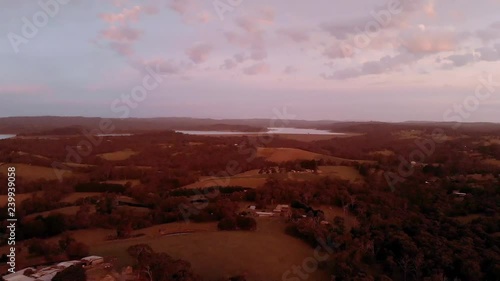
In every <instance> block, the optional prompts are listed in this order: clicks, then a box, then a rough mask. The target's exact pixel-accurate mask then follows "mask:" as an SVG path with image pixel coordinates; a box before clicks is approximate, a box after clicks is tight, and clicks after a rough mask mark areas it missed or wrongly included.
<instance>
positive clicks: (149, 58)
mask: <svg viewBox="0 0 500 281" xmlns="http://www.w3.org/2000/svg"><path fill="white" fill-rule="evenodd" d="M59 1H60V2H61V3H62V2H64V1H67V2H68V3H67V4H61V3H59V2H56V0H42V1H40V2H41V3H50V2H53V3H58V4H57V5H56V6H57V7H55V6H54V5H52V6H50V5H49V6H50V7H52V8H53V9H55V10H50V8H49V12H51V13H52V11H55V12H53V13H52V15H49V16H48V20H47V22H46V25H43V26H40V27H36V26H35V28H36V29H38V30H37V31H36V32H34V35H33V36H31V35H32V34H28V35H29V36H26V34H24V35H23V32H24V31H25V30H24V31H23V29H26V28H25V27H23V26H25V25H26V20H23V18H25V19H27V21H29V22H31V23H33V21H34V19H33V18H34V16H35V15H39V16H40V15H42V16H41V18H39V19H38V20H39V21H40V20H41V21H43V14H45V15H47V14H46V13H48V12H45V11H44V9H43V8H42V7H41V6H40V4H39V3H38V1H28V0H16V1H2V4H1V9H0V18H1V19H2V20H1V21H0V34H1V40H0V62H1V67H0V117H4V116H33V115H62V116H103V117H120V115H119V114H117V113H116V112H115V111H114V110H112V104H113V102H114V101H116V100H120V98H121V97H122V96H123V95H130V93H131V91H132V89H134V87H136V86H140V85H142V84H143V80H144V77H145V76H146V75H149V74H148V71H147V70H146V66H149V68H150V69H151V68H153V69H156V68H158V69H159V70H161V72H162V75H163V76H162V77H163V79H162V82H161V84H160V85H159V86H158V87H155V88H154V89H152V90H150V91H148V94H147V97H146V98H145V99H144V100H143V101H141V102H139V103H137V104H135V105H134V107H135V108H131V111H130V117H160V116H183V117H184V116H186V117H187V116H189V117H208V118H254V117H273V114H274V113H273V112H274V111H275V110H276V109H279V110H282V109H283V108H286V109H287V112H289V113H290V114H293V115H294V116H295V118H296V119H309V120H313V119H332V120H380V121H407V120H434V121H448V120H446V118H445V117H444V115H446V114H445V113H446V112H447V111H449V110H453V108H454V106H455V105H457V104H462V103H463V102H464V101H467V100H471V97H473V96H474V94H475V91H476V89H477V87H478V85H481V83H482V82H480V77H488V76H491V77H492V79H493V81H494V82H495V83H496V86H495V88H496V91H495V92H492V93H491V95H490V96H489V97H488V98H485V99H484V100H481V104H480V105H478V106H476V107H475V108H477V109H474V110H472V111H471V112H469V113H470V114H468V115H467V118H464V119H463V121H471V122H472V121H494V122H500V16H499V15H500V0H480V1H470V0H439V1H438V0H435V1H434V0H401V1H398V0H393V1H378V0H353V1H339V0H335V1H332V0H317V1H299V0H273V1H260V0H216V1H213V0H145V1H133V0H64V1H63V0H59ZM54 7H55V8H54ZM56 8H57V9H56ZM35 20H37V17H36V16H35ZM28 37H32V38H28ZM20 38H22V39H20ZM16 40H17V41H16ZM495 83H494V84H495ZM485 91H486V88H485Z"/></svg>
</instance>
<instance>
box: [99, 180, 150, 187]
mask: <svg viewBox="0 0 500 281" xmlns="http://www.w3.org/2000/svg"><path fill="white" fill-rule="evenodd" d="M129 182H130V184H131V185H132V186H138V185H140V184H141V181H140V180H110V181H103V183H111V184H121V185H126V184H127V183H129Z"/></svg>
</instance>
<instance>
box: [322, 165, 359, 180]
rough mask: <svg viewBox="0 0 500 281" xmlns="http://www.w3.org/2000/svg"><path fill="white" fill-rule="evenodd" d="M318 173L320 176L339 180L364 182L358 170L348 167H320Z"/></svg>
mask: <svg viewBox="0 0 500 281" xmlns="http://www.w3.org/2000/svg"><path fill="white" fill-rule="evenodd" d="M319 172H320V175H321V176H328V177H332V178H340V179H343V180H348V181H351V182H364V178H363V176H362V175H360V174H359V172H358V170H356V169H355V168H354V167H350V166H320V167H319Z"/></svg>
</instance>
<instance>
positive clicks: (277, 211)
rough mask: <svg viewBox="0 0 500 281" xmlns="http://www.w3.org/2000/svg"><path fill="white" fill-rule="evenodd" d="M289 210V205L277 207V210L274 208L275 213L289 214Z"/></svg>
mask: <svg viewBox="0 0 500 281" xmlns="http://www.w3.org/2000/svg"><path fill="white" fill-rule="evenodd" d="M289 209H290V206H288V205H277V206H276V208H274V210H273V212H275V213H282V212H287V211H288V210H289Z"/></svg>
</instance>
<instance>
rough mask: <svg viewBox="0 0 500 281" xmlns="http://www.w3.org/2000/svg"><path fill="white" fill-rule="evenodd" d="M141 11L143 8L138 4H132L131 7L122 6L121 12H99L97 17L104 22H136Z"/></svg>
mask: <svg viewBox="0 0 500 281" xmlns="http://www.w3.org/2000/svg"><path fill="white" fill-rule="evenodd" d="M142 11H143V8H142V7H140V6H134V7H133V8H131V9H127V8H123V10H122V12H121V13H117V14H113V13H109V14H100V15H99V17H100V18H101V19H102V20H104V21H105V22H108V23H111V24H115V23H121V24H125V23H128V22H131V21H135V22H137V21H138V20H139V15H140V14H141V12H142Z"/></svg>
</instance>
